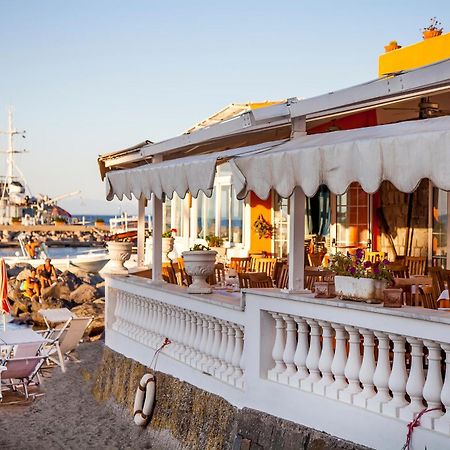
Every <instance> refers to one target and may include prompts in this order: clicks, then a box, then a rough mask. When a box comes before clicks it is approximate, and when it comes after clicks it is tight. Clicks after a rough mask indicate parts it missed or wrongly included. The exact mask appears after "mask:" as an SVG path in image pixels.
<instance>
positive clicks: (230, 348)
mask: <svg viewBox="0 0 450 450" xmlns="http://www.w3.org/2000/svg"><path fill="white" fill-rule="evenodd" d="M227 328H228V333H227V352H226V354H225V361H226V363H227V370H225V372H223V373H222V374H221V378H222V380H223V381H226V382H228V377H229V376H230V375H231V374H232V373H233V372H234V367H233V353H234V336H235V329H234V328H233V324H231V323H230V324H228V325H227Z"/></svg>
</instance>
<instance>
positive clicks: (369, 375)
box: [353, 328, 375, 408]
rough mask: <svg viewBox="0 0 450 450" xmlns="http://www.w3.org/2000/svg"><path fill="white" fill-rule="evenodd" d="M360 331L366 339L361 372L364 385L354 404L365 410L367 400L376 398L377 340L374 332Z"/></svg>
mask: <svg viewBox="0 0 450 450" xmlns="http://www.w3.org/2000/svg"><path fill="white" fill-rule="evenodd" d="M359 331H360V333H361V334H362V335H363V337H364V353H363V361H362V364H361V369H360V371H359V379H360V380H361V383H362V385H363V390H362V392H360V393H359V394H358V395H356V396H355V398H354V399H353V402H354V404H355V405H358V406H361V407H363V408H365V407H366V406H367V400H368V399H369V398H372V397H373V396H375V389H374V386H373V374H374V373H375V355H374V352H373V349H374V347H375V339H374V336H373V331H372V330H367V329H365V328H361V329H360V330H359Z"/></svg>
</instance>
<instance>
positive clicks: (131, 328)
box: [127, 295, 136, 339]
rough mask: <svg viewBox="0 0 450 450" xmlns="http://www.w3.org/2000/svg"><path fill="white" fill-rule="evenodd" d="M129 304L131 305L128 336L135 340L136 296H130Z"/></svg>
mask: <svg viewBox="0 0 450 450" xmlns="http://www.w3.org/2000/svg"><path fill="white" fill-rule="evenodd" d="M128 303H129V305H130V310H129V314H128V317H127V324H128V328H127V336H128V337H130V338H131V339H133V336H134V332H135V325H134V318H135V317H136V297H135V296H134V295H133V296H132V295H128Z"/></svg>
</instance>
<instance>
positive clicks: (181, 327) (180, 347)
mask: <svg viewBox="0 0 450 450" xmlns="http://www.w3.org/2000/svg"><path fill="white" fill-rule="evenodd" d="M176 314H177V332H176V337H177V341H178V344H177V346H176V349H175V351H174V356H175V358H177V359H181V355H182V354H183V353H184V351H185V349H186V347H185V342H186V341H185V340H184V333H185V330H186V317H185V312H184V310H183V309H181V308H178V310H177V313H176Z"/></svg>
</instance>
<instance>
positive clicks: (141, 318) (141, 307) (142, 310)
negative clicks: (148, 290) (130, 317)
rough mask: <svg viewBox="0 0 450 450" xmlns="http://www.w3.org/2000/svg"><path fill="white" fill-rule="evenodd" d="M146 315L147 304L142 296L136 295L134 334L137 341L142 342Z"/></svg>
mask: <svg viewBox="0 0 450 450" xmlns="http://www.w3.org/2000/svg"><path fill="white" fill-rule="evenodd" d="M146 317H147V305H146V302H145V298H144V297H138V317H137V323H138V332H137V335H136V340H137V341H138V342H144V338H145V334H146V330H145V319H146Z"/></svg>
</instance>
